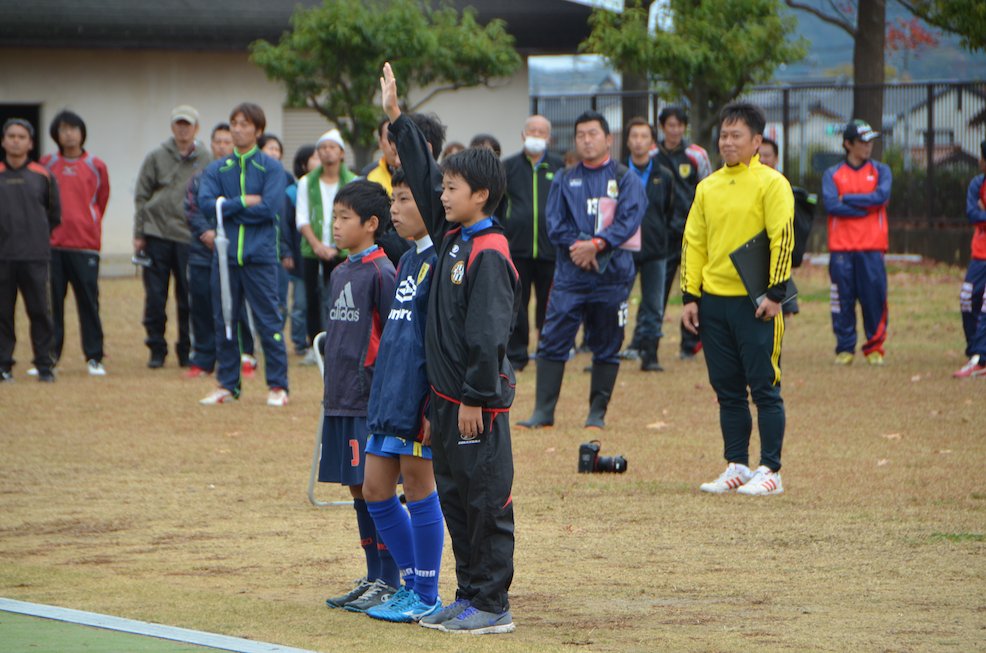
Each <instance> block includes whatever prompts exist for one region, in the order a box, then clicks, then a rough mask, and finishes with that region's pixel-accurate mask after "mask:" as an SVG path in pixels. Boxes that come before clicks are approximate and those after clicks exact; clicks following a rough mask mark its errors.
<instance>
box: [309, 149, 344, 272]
mask: <svg viewBox="0 0 986 653" xmlns="http://www.w3.org/2000/svg"><path fill="white" fill-rule="evenodd" d="M321 176H322V166H318V167H317V168H315V169H314V170H312V171H311V172H309V173H308V174H307V175H305V179H307V180H308V223H309V224H310V225H311V227H312V232H313V233H314V234H315V238H317V239H318V240H322V229H323V225H324V224H325V218H324V215H325V212H324V211H323V208H322V187H321V185H320V183H319V178H320V177H321ZM354 179H356V175H354V174H353V173H352V172H351V171H350V170H349V168H347V167H346V164H345V163H343V164H341V165H340V166H339V186H338V188H342V187H343V186H345V185H346V184H348V183H349V182H351V181H352V180H354ZM337 192H338V191H337ZM329 211H330V212H329V221H328V223H329V224H328V228H329V229H331V228H332V213H331V208H330V209H329ZM339 254H340V255H342V256H345V253H344V252H342V251H340V252H339ZM301 255H302V256H303V257H304V258H318V257H317V256H316V255H315V250H313V249H312V246H311V243H309V242H308V239H307V238H302V239H301Z"/></svg>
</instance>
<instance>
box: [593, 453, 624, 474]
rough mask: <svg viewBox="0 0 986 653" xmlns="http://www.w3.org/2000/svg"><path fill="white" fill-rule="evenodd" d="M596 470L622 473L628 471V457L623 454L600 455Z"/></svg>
mask: <svg viewBox="0 0 986 653" xmlns="http://www.w3.org/2000/svg"><path fill="white" fill-rule="evenodd" d="M596 470H597V471H600V472H614V473H616V474H622V473H623V472H625V471H627V459H626V458H624V457H623V456H599V458H597V459H596Z"/></svg>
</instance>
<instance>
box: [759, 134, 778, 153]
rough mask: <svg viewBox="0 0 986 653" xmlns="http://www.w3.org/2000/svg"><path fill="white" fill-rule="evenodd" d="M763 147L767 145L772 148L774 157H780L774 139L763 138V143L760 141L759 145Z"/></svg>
mask: <svg viewBox="0 0 986 653" xmlns="http://www.w3.org/2000/svg"><path fill="white" fill-rule="evenodd" d="M764 145H769V146H771V147H772V148H774V156H780V155H781V148H779V147H778V146H777V141H775V140H774V139H772V138H767V137H766V136H765V137H764V139H763V141H761V143H760V146H761V147H763V146H764Z"/></svg>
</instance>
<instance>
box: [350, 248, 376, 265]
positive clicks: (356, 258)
mask: <svg viewBox="0 0 986 653" xmlns="http://www.w3.org/2000/svg"><path fill="white" fill-rule="evenodd" d="M377 249H378V246H377V245H376V244H374V245H370V246H369V247H367V248H366V249H364V250H363V251H362V252H357V253H355V254H350V255H349V260H350V261H353V262H354V263H355V262H356V261H359V260H361V259H362V258H363V257H364V256H366V255H368V254H372V253H373V252H375V251H377Z"/></svg>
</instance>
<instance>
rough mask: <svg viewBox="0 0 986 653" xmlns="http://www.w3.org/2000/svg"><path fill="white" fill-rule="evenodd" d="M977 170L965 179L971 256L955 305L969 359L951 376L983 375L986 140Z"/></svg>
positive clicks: (985, 369)
mask: <svg viewBox="0 0 986 653" xmlns="http://www.w3.org/2000/svg"><path fill="white" fill-rule="evenodd" d="M979 150H980V154H979V170H980V174H978V175H976V176H975V177H973V179H972V181H970V182H969V190H968V191H966V196H965V215H966V217H967V218H968V219H969V224H971V225H972V226H973V227H974V228H975V230H976V231H975V232H974V233H973V235H972V257H971V259H970V260H969V269H968V270H966V273H965V280H964V281H963V282H962V291H961V292H960V293H959V306H960V308H961V310H962V331H963V332H965V355H966V356H968V357H969V361H968V362H967V363H966V364H965V365H963V366H962V367H961V368H959V369H958V370H957V371H956V372H955V373H954V374H952V376H953V377H955V378H956V379H968V378H975V377H983V378H986V302H984V301H983V294H984V291H986V183H984V182H986V141H983V142H982V143H980V144H979Z"/></svg>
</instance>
